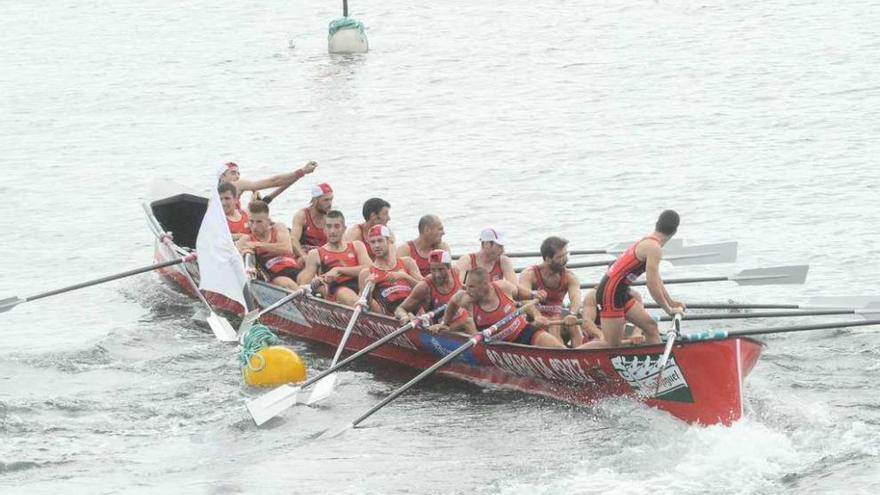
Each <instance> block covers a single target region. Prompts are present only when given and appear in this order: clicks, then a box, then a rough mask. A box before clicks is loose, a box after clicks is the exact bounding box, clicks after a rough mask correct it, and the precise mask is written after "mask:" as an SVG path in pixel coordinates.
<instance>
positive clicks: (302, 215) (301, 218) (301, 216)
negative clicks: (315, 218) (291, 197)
mask: <svg viewBox="0 0 880 495" xmlns="http://www.w3.org/2000/svg"><path fill="white" fill-rule="evenodd" d="M305 219H306V211H305V210H304V209H302V208H300V209H299V210H296V213H294V214H293V223H297V222H299V223H304V222H305Z"/></svg>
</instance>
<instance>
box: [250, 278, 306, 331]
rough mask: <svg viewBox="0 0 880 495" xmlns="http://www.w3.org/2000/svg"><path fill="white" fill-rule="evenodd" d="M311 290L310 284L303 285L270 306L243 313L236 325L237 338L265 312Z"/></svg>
mask: <svg viewBox="0 0 880 495" xmlns="http://www.w3.org/2000/svg"><path fill="white" fill-rule="evenodd" d="M311 291H312V287H311V286H310V285H303V286H301V287H300V288H299V289H296V290H295V291H293V292H291V293H290V294H288V295H286V296H284V297H282V298H281V299H279V300H277V301H275V302H274V303H272V304H271V305H270V306H267V307H266V308H265V309H262V310H256V309H255V310H253V311H250V312H248V314H246V315H244V318H242V319H241V324H240V325H239V326H238V335H239V338H241V336H243V335H245V334H246V333H247V331H248V330H250V329H251V326H253V324H254V322H255V321H257V320H259V319H260V318H261V317H262V316H263V315H266V314H269V313H271V312H272V311H275V310H276V309H278V308H280V307H281V306H284V305H285V304H287V303H289V302H290V301H293V300H294V299H296V298H297V297H300V296H303V295H308V294H310V293H311Z"/></svg>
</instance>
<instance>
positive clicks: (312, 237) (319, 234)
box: [290, 182, 341, 257]
mask: <svg viewBox="0 0 880 495" xmlns="http://www.w3.org/2000/svg"><path fill="white" fill-rule="evenodd" d="M311 193H312V201H311V202H310V203H309V206H307V207H305V208H303V209H301V210H299V211H297V212H296V214H294V215H293V226H292V227H291V229H290V244H291V247H292V248H293V254H294V255H296V256H297V257H304V256H305V255H306V254H307V253H308V252H309V251H311V250H312V249H315V248H316V247H318V246H323V245H324V244H326V243H327V241H328V238H327V233H326V232H325V229H324V215H326V214H327V212H328V211H330V210H331V209H332V208H333V189H332V188H331V187H330V184H327V183H326V182H323V183H321V184H315V185H314V186H312V189H311ZM340 240H341V239H340Z"/></svg>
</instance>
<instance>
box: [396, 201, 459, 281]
mask: <svg viewBox="0 0 880 495" xmlns="http://www.w3.org/2000/svg"><path fill="white" fill-rule="evenodd" d="M443 234H444V232H443V222H441V221H440V217H438V216H437V215H424V216H422V218H420V219H419V236H418V237H416V238H415V239H413V240H411V241H407V242H406V244H404V245H402V246H400V247H399V248H397V256H401V257H402V256H409V257H410V258H412V259H413V261H415V262H416V265H418V267H419V272H420V273H421V274H422V276H423V277H427V276H428V274H429V273H431V269H430V267H429V264H430V263H429V262H428V253H429V252H430V251H432V250H435V249H440V250H443V251H449V250H450V249H449V245H448V244H446V243H445V242H443Z"/></svg>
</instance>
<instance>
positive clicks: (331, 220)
mask: <svg viewBox="0 0 880 495" xmlns="http://www.w3.org/2000/svg"><path fill="white" fill-rule="evenodd" d="M324 230H325V231H326V232H327V243H326V244H324V245H323V246H321V247H319V248H318V249H313V250H311V251H309V254H307V255H306V261H305V268H303V271H301V272H300V274H299V277H298V278H297V282H298V283H299V284H300V285H303V284H308V283H311V282H312V280H315V279H317V280H318V282H319V289H318V291H319V292H320V293H321V294H322V295H323V296H324V297H325V298H327V300H329V301H335V302H338V303H341V304H347V305H349V306H354V304H355V303H356V302H357V300H358V297H359V296H358V276H359V275H360V273H361V271H362V270H364V269H366V268H368V267H369V266H370V263H371V261H370V257H369V256H368V255H367V248H365V247H364V244H363V243H362V242H361V241H351V242H346V243H343V242H342V234H343V233H344V232H345V217H344V216H343V215H342V212H341V211H339V210H330V211H328V212H327V214H326V215H325V216H324Z"/></svg>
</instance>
